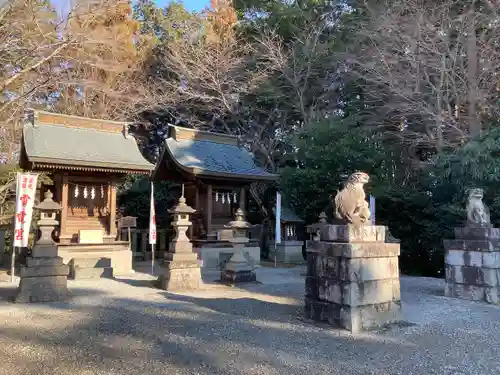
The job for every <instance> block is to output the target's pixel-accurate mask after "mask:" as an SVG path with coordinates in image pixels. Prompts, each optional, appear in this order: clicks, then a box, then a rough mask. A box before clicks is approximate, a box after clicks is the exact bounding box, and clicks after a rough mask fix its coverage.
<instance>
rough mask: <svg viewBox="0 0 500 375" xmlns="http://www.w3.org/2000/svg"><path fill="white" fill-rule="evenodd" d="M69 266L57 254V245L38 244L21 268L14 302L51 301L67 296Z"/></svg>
mask: <svg viewBox="0 0 500 375" xmlns="http://www.w3.org/2000/svg"><path fill="white" fill-rule="evenodd" d="M68 273H69V268H68V266H67V265H65V264H64V263H63V259H62V258H61V257H59V256H57V245H52V246H38V247H37V248H36V249H34V250H33V257H28V258H26V266H23V267H22V268H21V281H20V282H19V287H18V289H17V294H16V297H15V298H14V302H53V301H61V300H64V299H66V298H67V297H68Z"/></svg>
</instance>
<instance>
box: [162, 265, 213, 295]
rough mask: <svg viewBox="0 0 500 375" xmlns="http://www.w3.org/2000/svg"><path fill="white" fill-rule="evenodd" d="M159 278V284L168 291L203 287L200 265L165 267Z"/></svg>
mask: <svg viewBox="0 0 500 375" xmlns="http://www.w3.org/2000/svg"><path fill="white" fill-rule="evenodd" d="M163 272H164V273H163V275H161V276H160V277H159V278H158V286H159V287H160V288H161V289H164V290H168V291H183V290H197V289H200V288H202V287H203V282H202V279H201V269H200V267H199V266H198V267H192V268H184V269H175V268H165V269H164V271H163Z"/></svg>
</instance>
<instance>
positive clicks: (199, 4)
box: [156, 0, 210, 11]
mask: <svg viewBox="0 0 500 375" xmlns="http://www.w3.org/2000/svg"><path fill="white" fill-rule="evenodd" d="M156 3H157V4H158V5H159V6H161V7H164V6H165V5H167V4H168V3H170V0H156ZM182 3H184V6H185V7H186V9H187V10H189V11H193V10H195V11H200V10H202V9H203V8H205V7H206V6H207V5H209V4H210V1H208V0H184V1H182Z"/></svg>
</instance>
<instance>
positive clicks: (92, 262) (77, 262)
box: [70, 257, 111, 268]
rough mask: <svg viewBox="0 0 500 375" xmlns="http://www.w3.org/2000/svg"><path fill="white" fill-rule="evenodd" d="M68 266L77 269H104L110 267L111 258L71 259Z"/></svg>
mask: <svg viewBox="0 0 500 375" xmlns="http://www.w3.org/2000/svg"><path fill="white" fill-rule="evenodd" d="M70 264H71V266H73V267H79V268H94V267H98V268H105V267H111V258H101V257H99V258H73V259H71V261H70Z"/></svg>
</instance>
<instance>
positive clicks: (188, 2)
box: [52, 0, 210, 13]
mask: <svg viewBox="0 0 500 375" xmlns="http://www.w3.org/2000/svg"><path fill="white" fill-rule="evenodd" d="M170 1H171V0H156V3H157V4H158V6H161V7H164V6H166V5H168V3H170ZM52 3H53V4H55V5H56V7H57V8H59V9H60V11H61V13H64V11H66V12H67V11H68V10H69V4H70V0H52ZM182 3H184V6H185V7H186V9H187V10H189V11H200V10H202V9H203V8H204V7H205V6H207V5H209V4H210V0H184V1H182Z"/></svg>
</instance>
